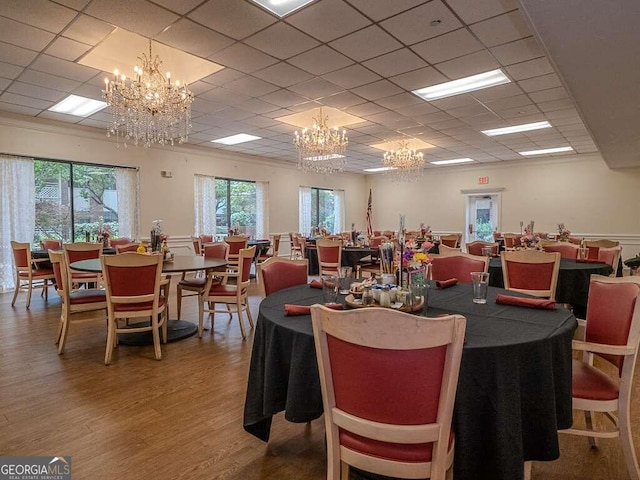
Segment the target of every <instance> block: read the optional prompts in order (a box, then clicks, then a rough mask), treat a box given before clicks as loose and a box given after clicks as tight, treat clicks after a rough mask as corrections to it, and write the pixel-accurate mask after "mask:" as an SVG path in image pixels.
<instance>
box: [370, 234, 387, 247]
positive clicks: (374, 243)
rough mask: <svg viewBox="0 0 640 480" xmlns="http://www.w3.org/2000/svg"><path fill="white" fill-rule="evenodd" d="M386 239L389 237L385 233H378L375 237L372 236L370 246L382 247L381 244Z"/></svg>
mask: <svg viewBox="0 0 640 480" xmlns="http://www.w3.org/2000/svg"><path fill="white" fill-rule="evenodd" d="M386 239H387V237H385V236H383V235H376V236H375V237H370V238H369V248H380V245H382V242H384V241H385V240H386Z"/></svg>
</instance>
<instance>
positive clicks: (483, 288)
mask: <svg viewBox="0 0 640 480" xmlns="http://www.w3.org/2000/svg"><path fill="white" fill-rule="evenodd" d="M471 283H472V285H473V303H487V291H488V289H489V274H488V273H485V272H471Z"/></svg>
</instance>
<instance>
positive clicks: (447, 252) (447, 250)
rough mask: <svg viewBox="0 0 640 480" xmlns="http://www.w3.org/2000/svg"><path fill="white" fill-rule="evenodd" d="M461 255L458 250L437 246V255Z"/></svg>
mask: <svg viewBox="0 0 640 480" xmlns="http://www.w3.org/2000/svg"><path fill="white" fill-rule="evenodd" d="M460 253H462V250H460V248H453V247H447V246H446V245H443V244H440V245H438V255H458V254H460Z"/></svg>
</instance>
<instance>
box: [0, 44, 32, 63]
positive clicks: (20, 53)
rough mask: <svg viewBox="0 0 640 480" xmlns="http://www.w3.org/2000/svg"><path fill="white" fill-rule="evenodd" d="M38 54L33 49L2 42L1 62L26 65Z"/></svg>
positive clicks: (0, 46)
mask: <svg viewBox="0 0 640 480" xmlns="http://www.w3.org/2000/svg"><path fill="white" fill-rule="evenodd" d="M37 55H38V52H34V51H33V50H27V49H26V48H22V47H17V46H15V45H9V44H8V43H2V42H0V62H6V63H11V64H13V65H19V66H21V67H26V66H27V65H29V64H30V63H31V62H32V61H33V59H34V58H36V56H37Z"/></svg>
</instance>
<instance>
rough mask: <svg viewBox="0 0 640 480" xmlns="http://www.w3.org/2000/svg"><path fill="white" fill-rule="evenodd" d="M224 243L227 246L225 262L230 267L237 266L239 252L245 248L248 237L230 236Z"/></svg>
mask: <svg viewBox="0 0 640 480" xmlns="http://www.w3.org/2000/svg"><path fill="white" fill-rule="evenodd" d="M224 241H225V242H227V244H228V245H229V251H228V253H227V261H228V262H229V263H230V264H231V265H237V264H238V262H239V261H240V250H242V249H244V248H247V243H248V242H249V237H245V236H244V235H232V236H229V237H225V239H224Z"/></svg>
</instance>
